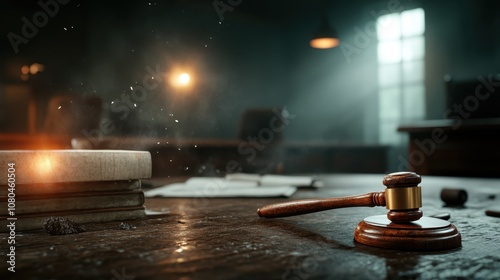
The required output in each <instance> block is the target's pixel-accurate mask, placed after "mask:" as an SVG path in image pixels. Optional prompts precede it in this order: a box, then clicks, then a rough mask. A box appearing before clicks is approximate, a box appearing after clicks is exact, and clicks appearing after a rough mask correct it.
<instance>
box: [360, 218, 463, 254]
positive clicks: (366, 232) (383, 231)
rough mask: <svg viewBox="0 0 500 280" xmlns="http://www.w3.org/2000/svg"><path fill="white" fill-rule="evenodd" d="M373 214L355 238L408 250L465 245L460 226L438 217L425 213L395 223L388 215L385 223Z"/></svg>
mask: <svg viewBox="0 0 500 280" xmlns="http://www.w3.org/2000/svg"><path fill="white" fill-rule="evenodd" d="M379 217H384V216H383V215H382V216H379ZM369 218H370V217H369ZM369 218H368V219H365V220H363V221H361V222H360V223H359V224H358V226H357V227H356V229H355V231H354V240H356V241H357V242H359V243H362V244H364V245H368V246H374V247H380V248H384V249H396V250H407V251H443V250H451V249H456V248H459V247H461V246H462V239H461V235H460V233H459V232H458V230H457V228H456V227H455V226H454V225H452V224H450V223H448V222H444V221H442V220H439V219H436V218H428V217H423V218H421V219H420V220H418V222H414V223H407V224H395V223H391V221H390V220H388V219H386V218H385V217H384V219H385V220H386V222H385V223H382V224H377V223H371V222H370V221H369ZM436 224H438V226H436ZM439 224H442V225H439Z"/></svg>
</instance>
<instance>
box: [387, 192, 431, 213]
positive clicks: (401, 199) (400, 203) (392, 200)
mask: <svg viewBox="0 0 500 280" xmlns="http://www.w3.org/2000/svg"><path fill="white" fill-rule="evenodd" d="M385 202H386V208H387V209H389V210H406V209H413V208H420V207H422V191H421V188H420V186H415V187H405V188H387V189H386V190H385Z"/></svg>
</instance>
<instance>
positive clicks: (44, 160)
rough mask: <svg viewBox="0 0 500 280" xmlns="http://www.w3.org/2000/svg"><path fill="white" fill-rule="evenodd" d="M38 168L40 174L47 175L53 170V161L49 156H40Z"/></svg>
mask: <svg viewBox="0 0 500 280" xmlns="http://www.w3.org/2000/svg"><path fill="white" fill-rule="evenodd" d="M36 168H37V171H38V173H39V174H40V175H46V174H48V173H51V172H52V170H53V163H52V160H51V159H50V158H49V157H40V158H39V159H38V160H37V162H36Z"/></svg>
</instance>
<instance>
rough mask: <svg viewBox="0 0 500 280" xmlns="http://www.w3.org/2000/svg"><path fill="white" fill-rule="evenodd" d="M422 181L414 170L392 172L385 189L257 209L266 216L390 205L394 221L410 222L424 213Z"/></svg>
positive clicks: (388, 214) (390, 215) (388, 176)
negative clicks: (420, 184) (422, 208)
mask: <svg viewBox="0 0 500 280" xmlns="http://www.w3.org/2000/svg"><path fill="white" fill-rule="evenodd" d="M421 181H422V179H421V178H420V175H418V174H416V173H414V172H396V173H391V174H388V175H386V176H385V177H384V180H383V181H382V182H383V184H384V185H385V186H386V187H387V189H386V190H385V191H383V192H371V193H367V194H362V195H357V196H346V197H338V198H323V199H302V200H296V201H290V202H284V203H275V204H270V205H266V206H264V207H262V208H260V209H257V214H258V215H259V216H260V217H264V218H277V217H288V216H296V215H302V214H308V213H313V212H319V211H324V210H329V209H336V208H345V207H359V206H368V207H373V206H386V208H387V209H389V212H388V213H387V218H388V219H389V220H391V221H392V222H394V223H409V222H412V221H416V220H418V219H420V218H421V217H422V215H423V214H422V211H421V210H420V209H419V208H420V207H422V193H421V188H420V186H419V185H418V184H419V183H420V182H421Z"/></svg>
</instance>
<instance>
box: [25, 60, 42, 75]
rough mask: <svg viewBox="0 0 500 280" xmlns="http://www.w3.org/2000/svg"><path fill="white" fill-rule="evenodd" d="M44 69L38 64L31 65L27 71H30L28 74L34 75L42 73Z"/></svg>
mask: <svg viewBox="0 0 500 280" xmlns="http://www.w3.org/2000/svg"><path fill="white" fill-rule="evenodd" d="M44 68H45V67H44V66H43V65H42V64H40V63H33V64H31V66H30V69H29V70H30V73H31V74H32V75H35V74H36V73H38V72H42V71H43V69H44Z"/></svg>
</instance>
